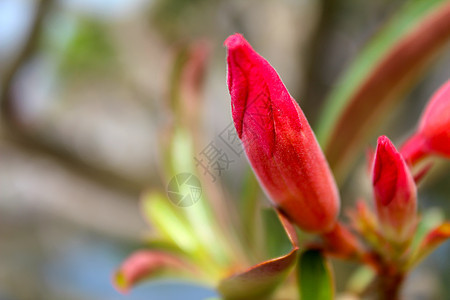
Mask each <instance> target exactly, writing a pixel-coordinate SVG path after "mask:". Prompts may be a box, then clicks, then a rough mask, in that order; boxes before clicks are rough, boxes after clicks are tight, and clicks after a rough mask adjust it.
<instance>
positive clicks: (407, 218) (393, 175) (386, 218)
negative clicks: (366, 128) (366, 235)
mask: <svg viewBox="0 0 450 300" xmlns="http://www.w3.org/2000/svg"><path fill="white" fill-rule="evenodd" d="M372 183H373V189H374V196H375V204H376V211H377V216H378V219H379V223H380V225H381V227H382V229H383V235H384V236H386V237H387V238H388V239H390V240H391V241H396V242H404V241H406V240H408V239H409V238H410V237H411V234H412V233H413V230H414V228H415V225H416V210H417V198H416V194H417V193H416V185H415V183H414V179H413V177H412V175H411V173H410V171H409V168H408V166H407V165H406V163H405V160H404V159H403V157H402V156H401V155H400V153H398V152H397V149H395V147H394V145H393V144H392V143H391V141H390V140H389V139H388V138H387V137H386V136H381V137H380V138H379V139H378V145H377V150H376V153H375V161H374V165H373V174H372Z"/></svg>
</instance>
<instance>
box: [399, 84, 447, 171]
mask: <svg viewBox="0 0 450 300" xmlns="http://www.w3.org/2000/svg"><path fill="white" fill-rule="evenodd" d="M401 152H402V154H403V156H404V157H405V159H406V160H407V161H409V162H410V163H415V162H417V161H419V160H420V159H421V158H423V157H424V156H426V155H429V154H437V155H441V156H444V157H447V158H450V80H449V81H447V83H445V84H444V85H443V86H442V87H441V88H440V89H439V90H438V91H437V92H436V93H435V94H434V95H433V97H432V98H431V100H430V102H429V103H428V105H427V107H426V108H425V111H424V113H423V115H422V118H421V120H420V123H419V128H418V130H417V132H416V133H415V134H414V135H413V136H412V137H411V138H410V139H409V140H408V141H407V142H406V144H405V145H404V146H403V147H402V149H401Z"/></svg>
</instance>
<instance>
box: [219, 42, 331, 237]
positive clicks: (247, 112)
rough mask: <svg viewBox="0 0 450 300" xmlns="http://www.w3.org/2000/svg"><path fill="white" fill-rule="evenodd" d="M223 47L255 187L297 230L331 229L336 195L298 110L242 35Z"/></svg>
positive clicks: (238, 127) (234, 108)
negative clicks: (256, 178) (260, 186)
mask: <svg viewBox="0 0 450 300" xmlns="http://www.w3.org/2000/svg"><path fill="white" fill-rule="evenodd" d="M225 45H226V46H227V47H228V59H227V61H228V88H229V90H230V94H231V105H232V114H233V120H234V125H235V127H236V131H237V133H238V136H239V138H240V139H241V140H242V142H243V144H244V148H245V152H246V154H247V157H248V159H249V161H250V163H251V165H252V167H253V169H254V171H255V173H256V175H257V177H258V179H259V181H260V184H261V185H262V186H263V187H264V189H265V190H266V193H267V194H268V195H269V196H270V198H271V199H272V201H273V202H274V203H275V205H276V206H278V207H279V208H280V209H281V210H282V211H284V213H285V214H286V215H287V216H288V217H289V218H290V219H291V220H292V221H293V222H294V223H296V224H297V225H298V226H299V227H301V228H302V229H304V230H306V231H310V232H325V231H328V230H331V229H332V228H333V226H334V224H335V221H336V217H337V214H338V212H339V195H338V191H337V188H336V184H335V181H334V178H333V176H332V174H331V171H330V169H329V167H328V163H327V161H326V160H325V157H324V155H323V153H322V150H321V149H320V147H319V144H318V143H317V140H316V137H315V136H314V133H313V131H312V130H311V128H310V126H309V124H308V121H307V120H306V118H305V116H304V114H303V112H302V110H301V109H300V107H299V106H298V104H297V103H296V102H295V100H294V99H293V98H292V97H291V96H290V95H289V93H288V91H287V89H286V87H285V86H284V84H283V82H282V81H281V79H280V77H279V76H278V74H277V73H276V71H275V70H274V69H273V67H272V66H271V65H270V64H269V63H268V62H267V61H266V60H265V59H264V58H262V57H261V56H260V55H259V54H258V53H256V52H255V51H254V50H253V49H252V47H251V46H250V45H249V43H248V42H247V41H246V40H245V39H244V37H243V36H242V35H240V34H234V35H232V36H230V37H228V39H227V40H226V41H225Z"/></svg>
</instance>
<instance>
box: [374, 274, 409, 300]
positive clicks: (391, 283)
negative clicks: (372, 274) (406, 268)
mask: <svg viewBox="0 0 450 300" xmlns="http://www.w3.org/2000/svg"><path fill="white" fill-rule="evenodd" d="M404 279H405V274H403V273H399V272H395V273H392V272H391V270H388V272H381V273H380V274H379V275H378V279H377V293H378V297H377V299H379V300H387V299H389V300H400V299H401V297H400V292H401V287H402V285H403V282H404Z"/></svg>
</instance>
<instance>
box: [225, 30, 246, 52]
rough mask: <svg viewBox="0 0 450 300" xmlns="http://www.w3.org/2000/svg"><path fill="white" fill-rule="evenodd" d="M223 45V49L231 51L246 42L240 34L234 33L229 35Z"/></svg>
mask: <svg viewBox="0 0 450 300" xmlns="http://www.w3.org/2000/svg"><path fill="white" fill-rule="evenodd" d="M223 44H224V45H225V47H227V48H228V49H229V50H231V49H235V48H238V47H240V46H243V45H246V44H247V41H246V40H245V38H244V36H243V35H242V34H240V33H235V34H232V35H230V36H229V37H228V38H227V39H226V40H225V42H224V43H223Z"/></svg>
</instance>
